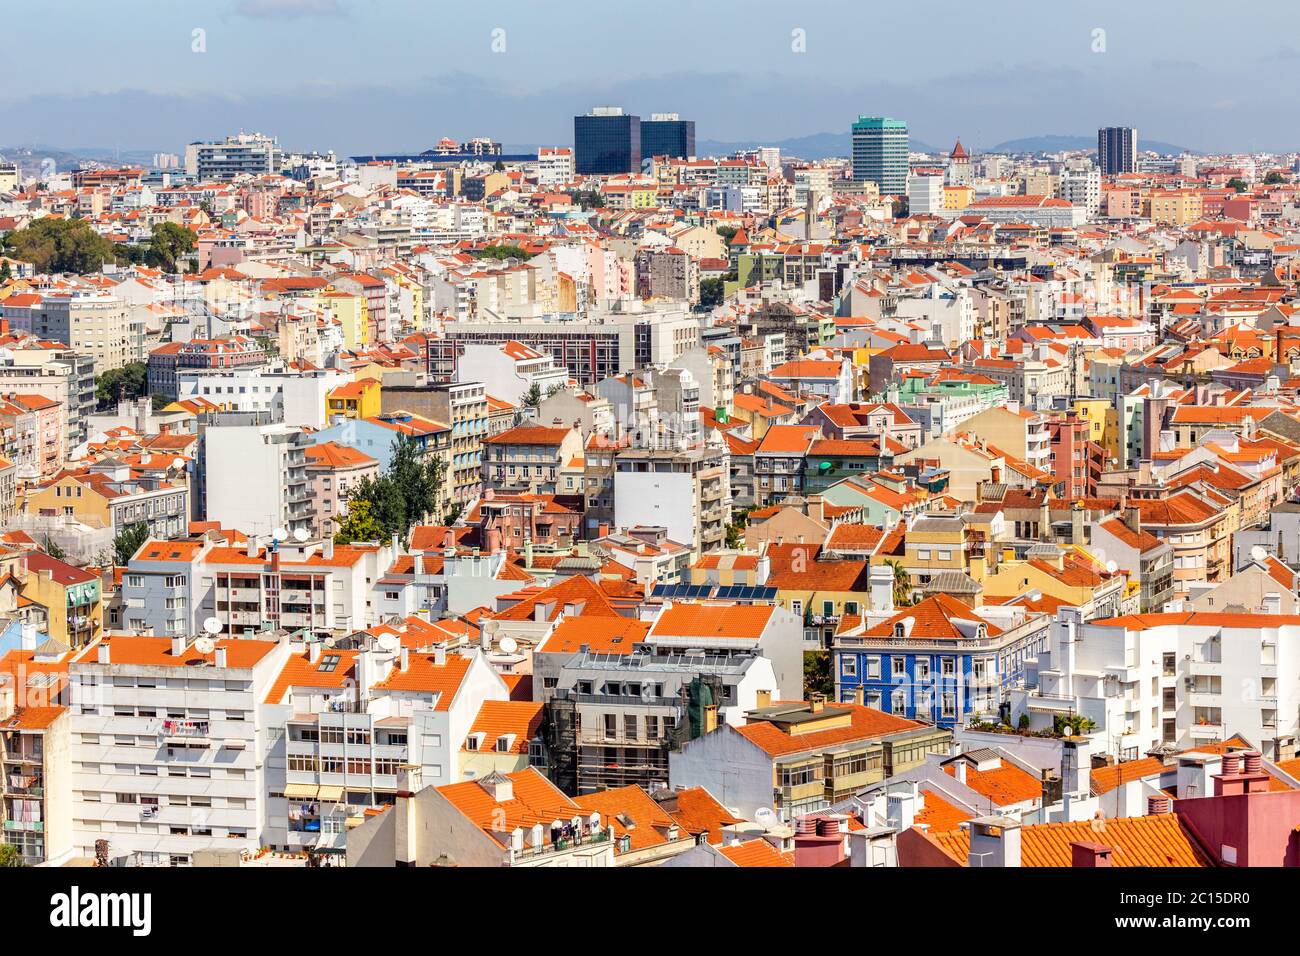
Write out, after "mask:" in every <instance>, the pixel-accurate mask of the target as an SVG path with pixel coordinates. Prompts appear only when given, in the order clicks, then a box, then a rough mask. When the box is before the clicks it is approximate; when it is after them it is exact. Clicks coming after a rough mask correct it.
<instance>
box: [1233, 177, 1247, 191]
mask: <svg viewBox="0 0 1300 956" xmlns="http://www.w3.org/2000/svg"><path fill="white" fill-rule="evenodd" d="M1228 188H1229V189H1231V190H1233V191H1235V192H1239V193H1244V192H1245V191H1246V189H1247V183H1246V180H1244V179H1242V178H1240V177H1238V176H1233V177H1232V178H1231V179H1229V180H1228Z"/></svg>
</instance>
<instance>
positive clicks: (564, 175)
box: [537, 146, 573, 186]
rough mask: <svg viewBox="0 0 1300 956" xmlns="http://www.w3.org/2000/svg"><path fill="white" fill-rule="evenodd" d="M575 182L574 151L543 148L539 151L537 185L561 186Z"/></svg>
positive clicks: (559, 147)
mask: <svg viewBox="0 0 1300 956" xmlns="http://www.w3.org/2000/svg"><path fill="white" fill-rule="evenodd" d="M571 182H573V149H572V148H570V147H568V146H543V147H541V148H540V149H538V150H537V185H539V186H559V185H561V184H563V183H571Z"/></svg>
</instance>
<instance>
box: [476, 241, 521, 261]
mask: <svg viewBox="0 0 1300 956" xmlns="http://www.w3.org/2000/svg"><path fill="white" fill-rule="evenodd" d="M474 257H475V258H477V259H531V258H532V254H531V253H530V252H529V251H528V250H527V249H524V248H522V247H521V246H512V245H509V244H505V245H499V246H484V247H483V248H482V249H479V250H477V251H475V252H474Z"/></svg>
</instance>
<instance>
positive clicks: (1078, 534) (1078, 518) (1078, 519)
mask: <svg viewBox="0 0 1300 956" xmlns="http://www.w3.org/2000/svg"><path fill="white" fill-rule="evenodd" d="M1085 543H1086V542H1085V541H1084V540H1083V502H1082V501H1076V502H1075V503H1074V507H1072V508H1071V509H1070V544H1072V545H1074V546H1075V547H1076V548H1082V547H1083V546H1084V544H1085Z"/></svg>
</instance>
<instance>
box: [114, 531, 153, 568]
mask: <svg viewBox="0 0 1300 956" xmlns="http://www.w3.org/2000/svg"><path fill="white" fill-rule="evenodd" d="M148 540H149V525H148V523H146V522H144V521H137V522H136V523H135V524H129V525H127V526H126V527H125V528H123V529H122V530H121V531H119V532H118V533H117V536H116V537H115V538H113V558H114V560H116V561H117V563H118V564H126V563H127V562H128V561H130V560H131V559H132V558H133V557H135V553H136V552H137V551H139V550H140V545H142V544H144V543H145V542H146V541H148Z"/></svg>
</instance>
